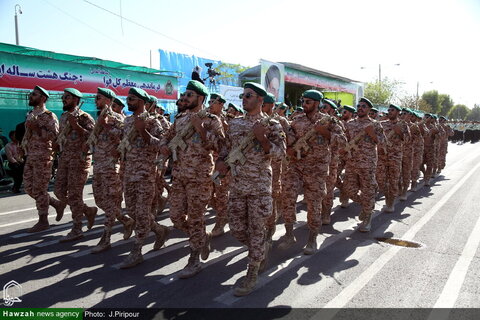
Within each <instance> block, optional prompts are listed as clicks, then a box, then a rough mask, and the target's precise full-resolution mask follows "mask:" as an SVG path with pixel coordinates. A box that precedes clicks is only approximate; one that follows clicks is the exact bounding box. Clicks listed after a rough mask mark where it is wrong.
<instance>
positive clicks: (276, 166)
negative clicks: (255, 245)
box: [262, 93, 290, 249]
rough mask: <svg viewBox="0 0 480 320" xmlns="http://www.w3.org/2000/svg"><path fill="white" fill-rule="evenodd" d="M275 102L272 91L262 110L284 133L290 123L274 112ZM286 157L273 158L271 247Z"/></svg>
mask: <svg viewBox="0 0 480 320" xmlns="http://www.w3.org/2000/svg"><path fill="white" fill-rule="evenodd" d="M274 104H275V96H274V95H273V94H271V93H267V95H266V96H265V97H264V98H263V105H262V112H263V113H264V114H266V115H268V116H269V117H270V118H272V119H274V120H276V121H278V122H279V123H280V125H281V126H282V130H283V132H284V133H286V132H288V131H290V123H289V122H288V120H287V119H286V118H285V117H282V116H280V115H279V114H276V113H274V112H273V106H274ZM285 160H286V159H285V157H283V158H279V159H277V158H275V159H272V198H273V202H272V214H271V215H270V217H269V218H268V219H267V222H266V228H267V243H268V246H269V248H268V249H270V247H271V245H272V237H273V235H274V234H275V228H276V223H277V219H278V217H279V213H278V211H279V209H281V196H282V177H283V176H284V175H285V171H286V168H287V167H286V161H285Z"/></svg>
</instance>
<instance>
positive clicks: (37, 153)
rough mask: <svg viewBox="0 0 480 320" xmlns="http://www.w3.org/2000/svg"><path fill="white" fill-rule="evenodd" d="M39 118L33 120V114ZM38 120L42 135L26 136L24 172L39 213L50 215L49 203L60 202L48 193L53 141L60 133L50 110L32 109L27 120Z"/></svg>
mask: <svg viewBox="0 0 480 320" xmlns="http://www.w3.org/2000/svg"><path fill="white" fill-rule="evenodd" d="M34 115H35V116H36V117H37V119H36V120H33V116H34ZM29 121H36V122H37V123H38V126H39V127H40V128H41V131H42V132H41V135H37V134H35V133H33V132H30V131H29V129H28V128H27V133H26V135H25V136H24V140H25V141H24V143H26V150H25V151H26V155H27V160H26V163H25V168H24V172H23V183H24V188H25V192H26V193H27V194H28V195H29V196H30V197H32V198H34V199H35V202H36V206H37V210H38V215H39V216H42V215H45V216H48V207H49V204H54V203H56V202H58V201H57V200H55V199H53V198H52V197H50V196H49V194H48V183H49V181H50V178H51V177H52V163H53V162H52V160H53V149H52V143H53V142H54V141H55V140H56V139H57V135H58V128H59V127H58V119H57V116H56V115H55V114H54V113H53V112H51V111H50V110H46V109H45V110H44V111H41V112H40V113H37V112H36V110H34V111H32V112H31V113H30V114H29V115H28V117H27V122H29Z"/></svg>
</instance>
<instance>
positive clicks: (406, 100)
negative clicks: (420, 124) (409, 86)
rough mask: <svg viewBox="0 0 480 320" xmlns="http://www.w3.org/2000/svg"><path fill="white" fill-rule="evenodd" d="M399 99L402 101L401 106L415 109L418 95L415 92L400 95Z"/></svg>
mask: <svg viewBox="0 0 480 320" xmlns="http://www.w3.org/2000/svg"><path fill="white" fill-rule="evenodd" d="M398 101H400V106H401V107H402V108H410V109H415V108H416V104H417V96H416V95H414V94H410V95H409V94H406V95H404V96H402V97H399V98H398Z"/></svg>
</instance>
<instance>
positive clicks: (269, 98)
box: [263, 92, 275, 103]
mask: <svg viewBox="0 0 480 320" xmlns="http://www.w3.org/2000/svg"><path fill="white" fill-rule="evenodd" d="M263 103H275V96H274V95H273V94H271V93H270V92H268V93H267V95H266V96H265V97H263Z"/></svg>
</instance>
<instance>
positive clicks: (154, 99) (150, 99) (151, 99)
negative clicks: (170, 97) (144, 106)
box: [148, 95, 158, 103]
mask: <svg viewBox="0 0 480 320" xmlns="http://www.w3.org/2000/svg"><path fill="white" fill-rule="evenodd" d="M148 102H150V103H157V102H158V101H157V97H154V96H151V95H149V96H148Z"/></svg>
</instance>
